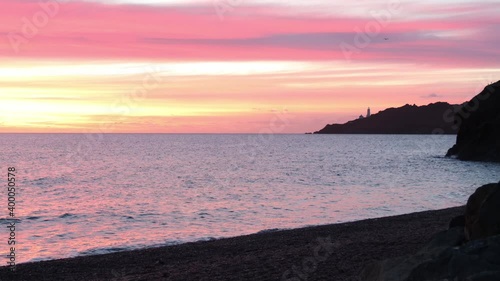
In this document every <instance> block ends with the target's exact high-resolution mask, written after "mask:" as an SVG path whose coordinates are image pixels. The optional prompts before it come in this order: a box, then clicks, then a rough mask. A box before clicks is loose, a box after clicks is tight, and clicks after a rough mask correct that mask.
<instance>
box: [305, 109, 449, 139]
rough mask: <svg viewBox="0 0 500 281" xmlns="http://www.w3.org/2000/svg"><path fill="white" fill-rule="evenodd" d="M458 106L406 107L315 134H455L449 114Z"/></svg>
mask: <svg viewBox="0 0 500 281" xmlns="http://www.w3.org/2000/svg"><path fill="white" fill-rule="evenodd" d="M458 107H459V105H451V104H448V103H445V102H438V103H432V104H429V105H426V106H416V105H408V104H407V105H405V106H402V107H398V108H389V109H386V110H383V111H381V112H379V113H377V114H373V115H371V116H370V117H367V118H362V119H357V120H353V121H349V122H347V123H345V124H331V125H327V126H326V127H325V128H323V129H321V130H319V131H317V132H315V134H456V133H457V131H458V127H457V126H454V124H453V114H454V112H455V111H456V110H455V109H456V108H458Z"/></svg>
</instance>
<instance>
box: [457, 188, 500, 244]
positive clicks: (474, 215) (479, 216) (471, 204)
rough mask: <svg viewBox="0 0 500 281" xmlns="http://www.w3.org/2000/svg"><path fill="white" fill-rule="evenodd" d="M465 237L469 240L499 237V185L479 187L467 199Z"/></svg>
mask: <svg viewBox="0 0 500 281" xmlns="http://www.w3.org/2000/svg"><path fill="white" fill-rule="evenodd" d="M465 235H466V237H467V239H469V240H475V239H480V238H486V237H489V236H493V235H500V183H499V184H487V185H484V186H481V187H480V188H478V189H477V190H476V192H474V194H472V195H471V196H470V197H469V200H468V201H467V206H466V208H465Z"/></svg>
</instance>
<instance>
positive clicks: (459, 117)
mask: <svg viewBox="0 0 500 281" xmlns="http://www.w3.org/2000/svg"><path fill="white" fill-rule="evenodd" d="M455 126H457V127H459V130H458V134H457V142H456V144H455V145H454V146H453V147H452V148H451V149H450V150H448V153H447V156H455V157H457V158H458V159H461V160H473V161H496V162H500V81H498V82H496V83H493V84H490V85H488V86H486V88H484V90H483V91H482V92H481V93H479V94H478V95H477V96H475V97H474V98H473V99H472V100H470V101H469V102H467V103H465V104H464V105H463V106H462V107H461V108H460V110H458V111H457V113H456V114H455Z"/></svg>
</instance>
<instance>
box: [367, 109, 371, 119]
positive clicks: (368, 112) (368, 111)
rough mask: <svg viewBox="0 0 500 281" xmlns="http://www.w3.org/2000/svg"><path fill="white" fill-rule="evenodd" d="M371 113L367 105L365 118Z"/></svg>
mask: <svg viewBox="0 0 500 281" xmlns="http://www.w3.org/2000/svg"><path fill="white" fill-rule="evenodd" d="M371 115H372V114H371V112H370V108H369V107H368V109H367V110H366V118H368V117H370V116H371Z"/></svg>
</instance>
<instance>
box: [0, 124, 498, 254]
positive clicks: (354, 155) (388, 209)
mask: <svg viewBox="0 0 500 281" xmlns="http://www.w3.org/2000/svg"><path fill="white" fill-rule="evenodd" d="M454 141H455V137H454V136H438V135H434V136H415V135H411V136H410V135H408V136H407V135H403V136H401V135H398V136H396V135H155V134H151V135H148V134H110V135H101V136H99V135H84V134H81V135H79V134H3V135H0V148H1V154H0V163H1V169H2V173H1V174H2V175H3V177H2V178H0V180H1V181H4V183H5V184H4V186H5V185H7V168H8V167H15V168H16V170H17V172H16V179H17V181H16V183H17V194H16V203H17V204H16V209H15V215H16V217H17V219H18V222H17V228H16V239H17V244H16V249H17V253H16V254H17V257H18V259H17V261H18V262H26V261H37V260H44V259H52V258H62V257H71V256H77V255H88V254H99V253H107V252H113V251H120V250H127V249H134V248H140V247H151V246H159V245H168V244H175V243H182V242H187V241H195V240H204V239H213V238H219V237H230V236H237V235H242V234H249V233H255V232H259V231H263V230H269V229H284V228H295V227H301V226H308V225H318V224H329V223H337V222H345V221H353V220H359V219H366V218H374V217H381V216H388V215H396V214H402V213H409V212H415V211H422V210H430V209H439V208H445V207H451V206H457V205H460V204H464V203H465V202H466V200H467V198H468V196H469V195H470V194H471V193H472V192H473V191H474V190H475V188H477V187H478V186H480V185H482V184H485V183H490V182H497V181H498V180H499V179H500V177H499V175H500V165H498V164H492V163H473V162H461V161H458V160H454V159H448V158H444V157H443V155H444V154H445V153H446V150H447V149H448V148H449V147H451V146H452V145H453V143H454ZM2 190H4V191H2V193H3V194H0V198H4V199H2V200H0V202H3V203H0V204H3V205H4V206H3V207H2V206H0V212H1V213H0V217H2V218H6V217H7V216H8V210H7V191H6V189H5V188H4V189H2ZM1 222H2V225H4V224H7V222H6V220H4V219H1ZM7 231H8V230H7V229H6V227H5V226H3V227H2V230H1V232H2V233H4V234H1V235H2V237H5V236H6V235H8V234H7ZM1 243H2V244H0V251H1V252H3V253H5V254H7V253H8V252H7V251H8V245H7V242H5V243H4V242H1Z"/></svg>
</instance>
